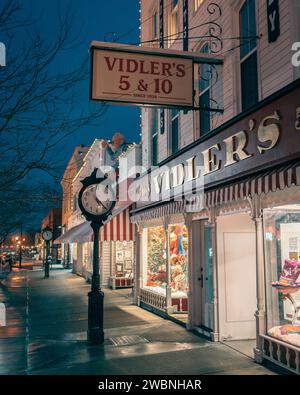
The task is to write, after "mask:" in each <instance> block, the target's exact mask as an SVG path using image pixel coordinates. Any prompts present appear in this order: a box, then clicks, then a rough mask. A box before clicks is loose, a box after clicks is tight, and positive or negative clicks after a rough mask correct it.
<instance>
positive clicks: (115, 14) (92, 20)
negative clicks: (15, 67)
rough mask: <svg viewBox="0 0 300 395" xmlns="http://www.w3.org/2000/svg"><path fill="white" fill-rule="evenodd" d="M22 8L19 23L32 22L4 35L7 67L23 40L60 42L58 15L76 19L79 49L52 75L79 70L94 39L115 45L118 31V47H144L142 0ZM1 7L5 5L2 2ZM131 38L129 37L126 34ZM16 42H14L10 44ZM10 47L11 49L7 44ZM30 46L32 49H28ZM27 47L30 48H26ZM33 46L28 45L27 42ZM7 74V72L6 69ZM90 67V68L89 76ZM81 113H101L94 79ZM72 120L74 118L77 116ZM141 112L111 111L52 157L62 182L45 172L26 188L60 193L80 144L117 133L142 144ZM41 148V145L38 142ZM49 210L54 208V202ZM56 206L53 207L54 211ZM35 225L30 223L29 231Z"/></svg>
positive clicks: (79, 0) (80, 92) (60, 0)
mask: <svg viewBox="0 0 300 395" xmlns="http://www.w3.org/2000/svg"><path fill="white" fill-rule="evenodd" d="M17 1H18V3H19V4H20V6H21V10H20V11H19V12H18V17H17V18H18V20H17V21H16V22H18V21H19V20H20V21H22V22H23V21H27V22H28V21H32V22H34V23H32V24H29V25H28V26H26V27H25V30H24V29H23V28H21V29H15V30H13V31H11V32H10V37H9V36H4V35H3V33H1V32H0V41H3V42H4V43H5V44H7V64H8V63H9V61H10V59H12V58H13V57H14V56H15V55H16V54H18V52H20V53H22V51H23V52H24V41H25V40H28V37H30V36H32V37H36V33H39V34H40V36H41V39H42V41H43V43H44V44H46V45H48V43H49V46H51V44H53V43H54V42H55V40H56V37H57V31H58V27H59V15H64V14H65V12H66V10H67V11H68V12H69V13H70V14H72V30H73V35H74V36H76V37H77V40H76V43H75V45H74V48H72V49H69V50H67V51H65V52H63V53H62V54H61V55H60V56H59V58H58V59H57V61H56V62H55V63H54V64H53V65H52V66H51V68H50V70H49V74H50V77H51V74H52V75H53V76H54V75H57V74H59V73H65V72H66V71H69V70H72V69H73V70H74V69H76V68H78V66H79V65H80V64H81V63H82V61H83V60H84V59H85V58H88V54H89V47H90V43H91V42H92V41H93V40H98V41H104V40H105V39H106V41H112V37H113V36H112V35H109V34H108V33H109V32H115V33H116V37H117V40H116V41H117V42H121V43H130V44H132V43H138V42H139V1H138V0H108V1H107V0H17ZM0 2H1V0H0ZM126 33H128V34H126ZM10 40H12V41H10ZM8 43H9V45H8ZM29 45H30V44H29ZM25 47H26V45H25ZM27 47H28V42H27ZM7 69H8V68H7ZM88 70H89V67H87V71H88ZM76 99H77V100H76V103H78V104H77V106H76V109H75V112H76V114H75V115H77V112H78V116H79V115H80V114H81V112H82V110H83V111H85V110H86V109H87V108H92V109H93V108H94V109H95V107H97V106H98V107H97V108H100V106H101V104H99V103H91V102H89V78H88V79H87V80H85V81H83V82H82V83H80V86H79V87H78V89H77V90H76ZM67 108H69V107H68V106H66V104H65V102H64V97H63V95H62V97H61V108H60V112H61V113H65V114H68V112H67V110H66V111H65V109H67ZM72 115H73V114H72ZM33 117H34V119H35V121H36V122H38V121H39V112H38V111H36V113H35V114H34V115H33ZM139 123H140V110H139V108H137V107H130V106H115V105H110V106H109V108H108V111H106V113H105V115H104V116H102V117H101V118H100V119H97V120H96V121H95V122H94V123H93V124H91V125H88V126H85V127H83V128H82V129H81V130H79V131H77V132H76V133H74V134H72V135H71V136H70V137H68V138H67V139H64V140H63V141H62V142H61V143H59V145H58V146H57V147H55V149H54V150H53V152H51V153H49V155H48V158H49V161H51V162H52V163H55V164H56V163H57V164H58V165H57V177H55V178H54V179H53V178H52V177H51V176H50V175H49V174H47V173H45V172H43V171H35V172H33V173H30V174H29V176H27V179H25V180H24V182H25V183H26V182H27V183H29V184H30V183H35V184H39V183H40V181H43V182H44V183H48V184H49V185H50V184H52V185H53V186H55V188H56V189H57V190H58V189H60V186H59V182H60V179H61V177H62V175H63V172H64V169H65V167H66V165H67V163H68V161H69V159H70V157H71V155H72V153H73V151H74V148H75V146H76V145H79V144H85V145H90V144H92V142H93V140H94V139H95V138H106V139H110V138H111V137H112V135H113V133H114V132H116V131H119V132H122V133H123V134H124V135H125V136H126V139H127V141H128V142H130V141H131V142H137V141H139V139H140V136H139V133H140V130H139ZM37 143H38V142H37ZM49 205H53V203H50V202H49ZM50 207H51V206H50ZM50 207H47V208H45V209H42V210H43V212H42V213H41V215H40V216H39V218H38V216H35V217H34V218H32V219H31V220H32V223H33V225H34V226H36V227H39V224H40V223H41V220H42V218H43V216H45V215H46V212H47V211H48V210H49V209H50ZM29 225H30V224H28V226H29Z"/></svg>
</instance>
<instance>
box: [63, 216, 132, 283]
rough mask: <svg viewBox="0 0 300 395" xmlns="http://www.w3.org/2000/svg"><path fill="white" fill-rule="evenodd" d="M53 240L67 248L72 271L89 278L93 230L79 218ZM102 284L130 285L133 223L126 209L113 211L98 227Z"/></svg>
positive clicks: (91, 265) (91, 262)
mask: <svg viewBox="0 0 300 395" xmlns="http://www.w3.org/2000/svg"><path fill="white" fill-rule="evenodd" d="M56 242H57V243H58V242H60V243H63V244H64V245H67V246H68V249H69V262H70V266H71V267H72V269H73V272H74V273H77V274H79V275H81V276H83V277H85V278H86V279H87V280H88V281H90V280H91V277H92V272H93V231H92V228H91V226H90V224H89V223H88V222H86V221H85V222H82V223H80V224H79V225H76V226H74V227H72V228H71V229H70V230H69V231H67V232H66V233H64V235H62V236H61V237H60V239H58V240H56ZM100 254H101V256H100V270H101V272H100V278H101V285H102V286H104V287H106V286H111V287H112V288H121V287H132V286H133V266H134V265H133V259H134V225H133V224H131V223H130V220H129V209H126V210H124V211H122V212H120V213H118V214H117V215H115V216H114V217H113V218H112V219H111V220H110V221H109V222H108V223H106V224H105V225H104V226H103V228H101V230H100Z"/></svg>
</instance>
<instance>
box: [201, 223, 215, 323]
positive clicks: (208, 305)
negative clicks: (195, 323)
mask: <svg viewBox="0 0 300 395" xmlns="http://www.w3.org/2000/svg"><path fill="white" fill-rule="evenodd" d="M202 235H203V236H202V262H201V267H200V286H201V299H202V303H201V304H202V308H201V312H202V317H201V321H202V325H203V326H204V327H205V328H208V329H212V327H213V246H212V231H211V227H210V225H209V224H208V222H206V221H203V224H202Z"/></svg>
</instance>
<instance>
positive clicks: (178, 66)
mask: <svg viewBox="0 0 300 395" xmlns="http://www.w3.org/2000/svg"><path fill="white" fill-rule="evenodd" d="M91 52H92V81H91V99H92V100H100V101H105V102H117V103H127V104H135V105H148V106H157V107H180V108H191V107H193V59H191V58H185V57H184V56H180V55H179V54H178V55H177V54H176V55H175V54H174V55H173V54H172V53H168V51H167V50H164V52H162V51H161V50H160V52H158V53H155V51H153V49H151V50H149V49H146V48H143V47H133V46H128V45H124V44H123V45H122V44H108V43H97V45H92V48H91Z"/></svg>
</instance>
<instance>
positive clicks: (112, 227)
mask: <svg viewBox="0 0 300 395" xmlns="http://www.w3.org/2000/svg"><path fill="white" fill-rule="evenodd" d="M131 240H134V224H132V223H131V222H130V219H129V208H125V209H124V207H122V208H119V209H117V210H115V211H114V212H113V213H112V216H111V217H110V219H109V220H108V222H107V223H106V224H105V225H104V226H103V227H102V228H101V229H100V241H131ZM91 241H93V230H92V228H91V225H90V223H89V222H87V221H85V222H83V223H82V224H80V225H77V226H74V227H73V228H71V229H70V230H68V231H67V232H66V233H64V234H63V235H61V236H60V237H58V238H57V239H56V240H55V241H54V244H61V243H87V242H91Z"/></svg>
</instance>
